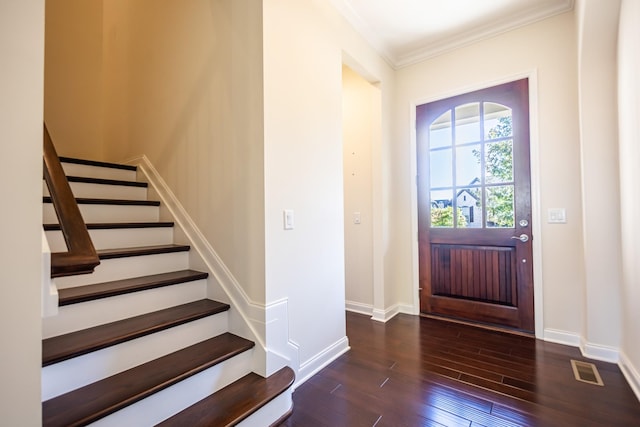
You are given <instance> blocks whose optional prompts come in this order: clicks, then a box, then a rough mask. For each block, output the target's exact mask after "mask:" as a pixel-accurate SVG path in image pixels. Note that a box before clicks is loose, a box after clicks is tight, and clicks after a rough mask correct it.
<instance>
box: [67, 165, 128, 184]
mask: <svg viewBox="0 0 640 427" xmlns="http://www.w3.org/2000/svg"><path fill="white" fill-rule="evenodd" d="M62 169H64V173H65V175H69V176H84V177H87V178H102V179H118V180H120V181H135V180H136V171H130V170H125V169H115V168H105V167H102V166H89V165H78V164H75V163H65V162H62Z"/></svg>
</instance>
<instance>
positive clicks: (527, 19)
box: [331, 0, 575, 70]
mask: <svg viewBox="0 0 640 427" xmlns="http://www.w3.org/2000/svg"><path fill="white" fill-rule="evenodd" d="M574 3H575V0H564V1H563V2H562V3H559V4H549V6H547V7H544V8H538V9H537V10H536V9H533V10H532V9H527V10H524V11H519V12H516V13H513V14H511V15H509V16H505V17H503V18H499V19H494V20H493V21H492V22H490V23H487V24H484V25H480V26H476V28H473V29H470V30H467V31H462V32H458V33H455V34H454V35H452V36H449V37H445V38H442V39H439V40H437V41H433V42H428V43H423V45H422V46H421V47H419V48H417V49H413V50H411V51H408V52H400V51H394V49H392V47H391V46H390V45H389V44H388V42H387V41H386V40H384V38H383V37H380V31H378V29H376V28H372V27H371V25H369V23H367V22H366V21H365V20H364V19H363V18H362V17H361V16H360V14H359V13H358V12H357V11H356V10H355V9H354V8H353V7H352V6H351V4H350V2H349V0H331V4H332V5H333V7H334V8H335V9H336V10H337V11H338V12H339V13H340V14H341V15H342V16H343V17H344V19H345V20H346V21H347V22H348V23H349V24H350V25H351V27H353V29H354V30H355V31H356V32H357V33H358V34H360V36H362V37H363V38H364V39H365V40H366V41H367V42H368V43H369V44H370V45H371V47H373V49H374V50H375V51H376V52H378V54H379V55H380V56H381V57H382V58H383V59H384V60H385V61H386V62H387V63H388V64H389V65H390V66H391V67H392V68H393V69H395V70H398V69H401V68H404V67H407V66H410V65H413V64H416V63H418V62H421V61H424V60H426V59H429V58H432V57H435V56H438V55H442V54H444V53H447V52H450V51H452V50H454V49H459V48H462V47H464V46H468V45H471V44H473V43H476V42H479V41H481V40H486V39H489V38H491V37H495V36H498V35H500V34H503V33H506V32H509V31H513V30H516V29H518V28H521V27H524V26H526V25H530V24H533V23H535V22H538V21H541V20H544V19H547V18H550V17H552V16H556V15H559V14H562V13H565V12H568V11H570V10H573V7H574Z"/></svg>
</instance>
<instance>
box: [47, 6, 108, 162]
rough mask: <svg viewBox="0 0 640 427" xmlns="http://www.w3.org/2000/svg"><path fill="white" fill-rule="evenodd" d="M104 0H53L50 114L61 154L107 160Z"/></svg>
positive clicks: (49, 41) (49, 54) (49, 27)
mask: <svg viewBox="0 0 640 427" xmlns="http://www.w3.org/2000/svg"><path fill="white" fill-rule="evenodd" d="M102 3H103V0H47V2H46V33H45V36H46V37H45V40H46V42H45V97H44V105H45V108H44V116H45V120H46V122H47V127H48V128H49V132H50V133H51V137H52V139H53V141H54V144H55V145H56V149H57V151H58V154H59V155H65V156H71V157H80V158H88V159H95V160H101V159H102V135H103V132H102V119H103V116H102V106H103V99H102Z"/></svg>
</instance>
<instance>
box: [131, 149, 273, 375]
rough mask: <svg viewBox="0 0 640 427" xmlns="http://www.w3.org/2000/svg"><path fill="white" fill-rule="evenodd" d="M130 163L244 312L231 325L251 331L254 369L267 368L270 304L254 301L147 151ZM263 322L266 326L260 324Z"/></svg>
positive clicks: (230, 300) (217, 281)
mask: <svg viewBox="0 0 640 427" xmlns="http://www.w3.org/2000/svg"><path fill="white" fill-rule="evenodd" d="M126 163H127V164H136V165H138V169H139V170H140V172H141V173H142V174H143V175H144V176H145V178H146V180H147V181H148V182H149V184H150V185H151V186H152V187H153V190H154V191H155V192H156V194H157V196H158V197H159V198H160V200H161V202H162V206H163V207H164V208H166V209H167V210H168V212H169V213H170V214H171V216H173V218H174V220H175V222H176V225H177V226H178V227H179V228H180V229H181V231H182V232H183V233H184V235H185V237H186V238H187V239H188V240H189V241H190V243H191V247H192V249H193V250H194V251H195V252H196V253H197V254H198V255H199V256H200V257H201V259H202V262H203V263H204V264H205V265H206V267H207V269H208V270H209V271H208V272H209V273H210V275H211V276H212V278H213V279H214V280H213V281H215V282H216V283H217V284H218V285H219V286H220V288H222V291H224V293H225V294H226V295H225V296H226V298H228V299H229V302H230V304H231V305H232V307H233V310H235V311H237V312H238V314H239V315H240V316H239V320H241V321H242V322H244V324H243V325H238V324H237V323H236V322H234V320H236V319H238V316H233V315H231V316H230V318H229V322H230V324H229V328H230V329H231V331H232V332H234V333H238V331H243V332H244V333H241V334H239V335H243V336H245V335H247V334H249V335H250V336H245V338H248V339H251V340H253V341H254V342H255V343H256V345H257V346H256V348H255V350H256V351H255V352H254V353H258V354H256V355H255V357H254V361H256V364H257V365H258V366H255V367H254V369H255V370H256V372H259V373H264V372H266V371H265V370H266V366H262V365H263V363H265V364H266V359H267V355H266V348H267V347H266V344H265V336H264V334H263V333H260V332H259V331H264V326H265V320H264V319H266V313H265V312H266V306H265V305H263V304H259V303H257V302H255V301H252V300H251V299H250V298H249V297H248V296H247V294H246V293H245V292H244V290H243V289H242V287H241V286H240V284H239V283H238V281H237V280H236V278H235V277H234V276H233V274H232V273H231V271H229V269H228V268H227V267H226V265H225V264H224V263H223V261H222V259H221V258H220V257H219V256H218V254H217V253H216V252H215V250H214V249H213V247H212V246H211V245H210V244H209V242H208V241H207V239H206V238H205V237H204V235H203V234H202V232H200V230H199V229H198V227H197V225H196V224H195V222H194V221H193V220H192V219H191V217H190V216H189V214H188V213H187V211H186V210H185V209H184V207H183V206H182V204H181V203H180V201H179V200H178V199H177V197H176V196H175V194H174V193H173V192H172V191H171V189H170V188H169V186H168V185H167V183H166V182H165V181H164V179H163V178H162V177H161V176H160V174H159V173H158V171H157V170H156V169H155V167H154V166H153V164H152V163H151V161H150V160H149V159H148V158H147V157H146V156H145V155H142V156H141V157H137V158H134V159H130V160H128V161H126ZM211 286H212V281H211V280H209V287H210V289H211ZM212 293H214V294H216V292H215V290H214V291H212ZM218 293H219V292H218ZM215 298H216V299H219V298H220V296H219V295H217V294H216V295H215ZM233 310H232V311H233ZM261 326H262V328H260V327H261Z"/></svg>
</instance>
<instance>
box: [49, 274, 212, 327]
mask: <svg viewBox="0 0 640 427" xmlns="http://www.w3.org/2000/svg"><path fill="white" fill-rule="evenodd" d="M206 297H207V281H206V280H204V279H203V280H197V281H191V282H184V283H177V284H174V285H169V286H163V287H160V288H155V289H148V290H144V291H138V292H132V293H127V294H124V295H117V296H113V297H108V298H101V299H97V300H94V301H86V302H83V303H79V304H71V305H65V306H62V307H59V308H58V315H57V316H54V317H51V318H47V319H46V321H44V322H43V325H42V335H43V338H50V337H54V336H57V335H62V334H67V333H69V332H74V331H79V330H81V329H87V328H91V327H93V326H97V325H101V324H105V323H110V322H115V321H117V320H122V319H126V318H129V317H133V316H138V315H141V314H145V313H150V312H152V311H157V310H162V309H164V308H169V307H172V306H175V305H179V304H186V303H188V302H193V301H198V300H201V299H205V298H206Z"/></svg>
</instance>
